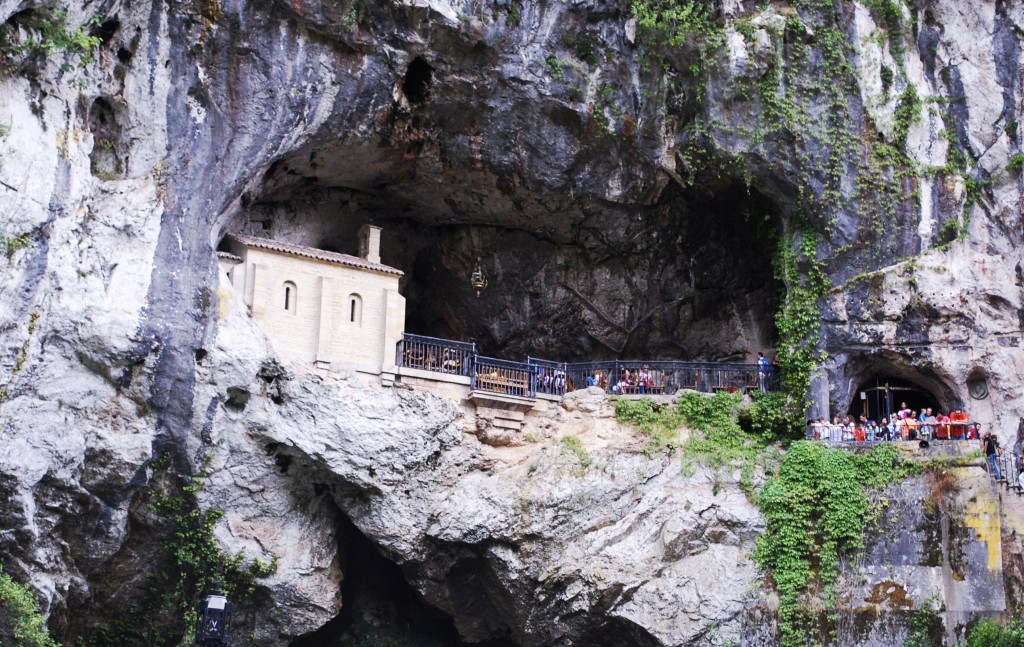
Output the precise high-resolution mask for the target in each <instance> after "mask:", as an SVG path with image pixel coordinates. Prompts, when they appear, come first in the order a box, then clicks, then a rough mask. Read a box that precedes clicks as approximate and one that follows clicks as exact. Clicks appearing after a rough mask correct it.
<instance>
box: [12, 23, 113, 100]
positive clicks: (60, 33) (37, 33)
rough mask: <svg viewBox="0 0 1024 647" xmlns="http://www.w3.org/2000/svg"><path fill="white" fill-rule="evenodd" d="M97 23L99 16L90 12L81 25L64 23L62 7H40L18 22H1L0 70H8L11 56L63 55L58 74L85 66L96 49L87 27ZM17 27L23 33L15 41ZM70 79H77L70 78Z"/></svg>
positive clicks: (94, 41) (91, 58)
mask: <svg viewBox="0 0 1024 647" xmlns="http://www.w3.org/2000/svg"><path fill="white" fill-rule="evenodd" d="M99 24H100V16H99V15H98V14H97V15H94V16H92V17H91V18H89V20H88V22H86V24H84V25H79V26H77V27H72V26H70V25H68V12H67V10H65V9H52V8H41V9H38V10H36V11H34V12H32V13H30V14H28V17H27V18H26V19H25V21H24V22H23V23H22V24H20V25H16V24H5V25H3V26H2V27H0V72H4V73H6V72H9V71H10V70H11V66H12V64H13V62H14V59H16V58H20V57H23V56H25V57H28V58H30V59H44V58H49V57H51V56H55V55H58V54H62V55H64V62H63V63H61V66H60V72H61V73H62V74H64V73H67V72H70V71H72V70H75V69H78V68H80V67H84V66H87V65H89V64H91V63H92V62H93V61H95V60H96V49H97V48H98V47H99V46H100V42H101V41H100V38H99V37H98V36H93V35H91V34H90V33H89V32H88V30H89V28H91V27H93V26H96V25H99ZM19 27H23V28H24V29H25V32H26V33H27V36H26V37H25V38H24V40H21V41H18V40H17V38H18V34H19V33H20V32H19V29H18V28H19ZM71 82H72V83H76V82H77V83H79V84H81V81H78V80H77V79H72V80H71Z"/></svg>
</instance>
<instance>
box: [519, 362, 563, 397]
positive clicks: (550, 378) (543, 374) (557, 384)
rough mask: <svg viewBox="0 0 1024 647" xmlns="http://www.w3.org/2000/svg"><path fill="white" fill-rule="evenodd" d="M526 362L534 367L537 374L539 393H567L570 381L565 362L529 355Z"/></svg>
mask: <svg viewBox="0 0 1024 647" xmlns="http://www.w3.org/2000/svg"><path fill="white" fill-rule="evenodd" d="M526 363H527V364H529V365H530V366H532V367H533V371H534V373H535V375H536V385H537V393H546V394H548V395H565V390H566V385H567V383H568V381H567V378H566V371H565V366H566V364H565V362H552V361H549V360H546V359H539V358H537V357H527V358H526Z"/></svg>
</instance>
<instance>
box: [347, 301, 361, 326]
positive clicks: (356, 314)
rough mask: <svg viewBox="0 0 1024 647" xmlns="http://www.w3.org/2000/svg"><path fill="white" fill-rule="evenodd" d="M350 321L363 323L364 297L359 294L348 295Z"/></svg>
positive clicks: (355, 323)
mask: <svg viewBox="0 0 1024 647" xmlns="http://www.w3.org/2000/svg"><path fill="white" fill-rule="evenodd" d="M348 322H349V323H351V324H354V325H356V326H361V325H363V298H362V297H361V296H359V295H358V294H350V295H348Z"/></svg>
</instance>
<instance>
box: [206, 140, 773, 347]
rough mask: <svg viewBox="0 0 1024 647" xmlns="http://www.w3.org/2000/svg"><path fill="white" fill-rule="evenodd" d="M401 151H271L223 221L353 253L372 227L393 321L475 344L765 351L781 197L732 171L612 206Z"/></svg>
mask: <svg viewBox="0 0 1024 647" xmlns="http://www.w3.org/2000/svg"><path fill="white" fill-rule="evenodd" d="M410 123H412V122H410ZM400 159H404V154H403V153H402V152H401V151H398V150H392V149H389V148H387V147H379V146H378V147H364V146H362V145H361V144H360V145H353V146H350V147H347V148H344V149H330V150H328V149H326V148H324V149H320V150H317V151H314V152H312V153H306V154H303V155H302V156H301V159H300V157H293V158H291V159H289V160H287V161H282V162H279V163H278V164H275V165H274V166H273V167H272V168H271V170H270V171H268V172H267V174H266V175H265V177H264V181H263V185H262V187H260V189H259V190H258V191H253V192H250V194H249V195H247V196H245V197H244V198H243V201H242V202H243V204H245V207H244V208H243V209H242V210H241V211H240V212H239V213H238V215H237V216H236V218H235V219H234V221H232V222H230V223H228V224H227V226H226V230H227V231H233V232H236V233H244V234H249V235H254V236H263V237H269V238H274V239H277V240H281V241H284V242H291V243H296V244H301V245H307V246H311V247H317V248H321V249H326V250H329V251H338V252H342V253H349V254H356V251H357V249H356V246H357V232H358V230H359V227H360V226H362V225H363V224H365V223H370V224H374V225H377V226H380V227H382V228H383V233H382V240H381V258H382V262H384V263H385V264H387V265H391V266H393V267H396V268H398V269H400V270H402V271H403V272H404V273H405V276H404V277H403V279H402V284H401V291H402V293H403V294H404V296H405V297H406V325H405V330H406V332H409V333H415V334H422V335H429V336H433V337H440V338H446V339H455V340H462V341H473V342H476V344H477V348H478V351H479V352H481V353H483V354H485V355H490V356H496V357H502V358H506V359H512V360H525V358H526V357H527V356H532V357H540V358H546V359H553V360H566V361H579V360H585V359H612V358H624V359H647V358H649V359H682V360H707V361H721V360H731V361H749V360H752V359H753V358H754V357H755V355H756V353H757V352H758V351H765V352H766V354H768V353H771V351H772V349H773V348H774V346H775V337H776V333H775V327H774V316H775V313H776V310H777V309H778V306H779V302H780V295H781V291H782V287H781V284H780V283H779V282H778V281H777V280H776V279H775V277H774V272H773V267H772V259H773V256H774V254H775V250H776V247H777V241H778V235H777V233H776V232H777V231H778V229H779V227H780V223H781V222H783V221H784V219H785V211H786V206H785V205H780V204H779V203H778V202H777V201H776V200H775V199H772V198H769V197H768V196H766V195H765V194H763V193H761V192H760V191H758V190H757V189H755V188H751V187H749V186H747V185H746V184H745V183H744V182H743V181H742V180H739V179H737V180H729V179H726V180H724V181H720V182H718V183H717V184H716V185H715V186H714V187H713V188H708V187H706V186H701V185H700V184H697V185H695V186H694V187H683V186H681V185H680V184H678V183H674V182H672V183H669V184H668V185H667V187H666V188H664V190H662V191H661V192H660V194H659V195H658V197H657V199H656V200H655V201H654V203H653V204H640V203H636V204H624V203H611V202H608V201H602V200H599V199H597V198H594V197H592V196H591V197H588V196H579V195H574V193H573V191H572V190H571V188H566V190H565V191H555V190H552V189H550V188H546V189H544V190H536V189H533V190H528V189H527V188H525V187H524V186H522V184H521V183H522V180H521V179H519V180H516V179H514V178H510V177H506V176H500V175H493V174H488V173H480V172H475V171H471V170H466V169H461V173H460V172H459V170H458V169H456V170H446V171H444V174H443V176H438V175H436V174H429V173H423V174H420V173H417V172H411V171H407V170H403V169H404V167H403V165H402V162H401V161H400ZM517 183H518V184H517ZM478 265H479V268H480V269H481V270H482V272H483V273H484V276H485V277H486V279H487V287H486V288H485V289H484V290H482V291H481V292H480V294H479V296H478V295H477V294H476V292H475V291H474V289H473V287H472V286H471V284H470V275H471V274H472V272H473V271H474V269H475V268H476V267H477V266H478Z"/></svg>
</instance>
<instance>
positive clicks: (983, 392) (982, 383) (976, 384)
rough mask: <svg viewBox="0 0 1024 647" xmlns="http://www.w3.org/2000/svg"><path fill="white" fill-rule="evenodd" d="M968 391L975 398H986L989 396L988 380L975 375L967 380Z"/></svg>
mask: <svg viewBox="0 0 1024 647" xmlns="http://www.w3.org/2000/svg"><path fill="white" fill-rule="evenodd" d="M967 392H968V393H970V394H971V397H972V398H974V399H975V400H984V399H985V398H987V397H988V381H987V380H985V378H983V377H975V378H971V379H969V380H967Z"/></svg>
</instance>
